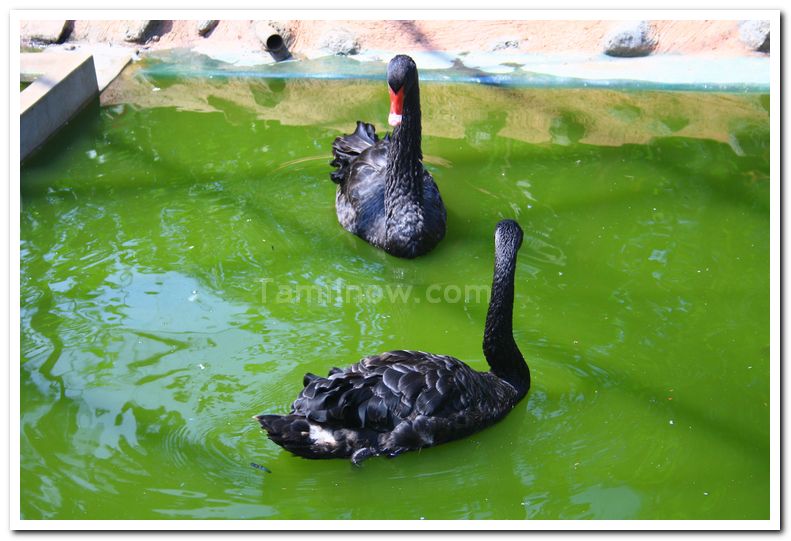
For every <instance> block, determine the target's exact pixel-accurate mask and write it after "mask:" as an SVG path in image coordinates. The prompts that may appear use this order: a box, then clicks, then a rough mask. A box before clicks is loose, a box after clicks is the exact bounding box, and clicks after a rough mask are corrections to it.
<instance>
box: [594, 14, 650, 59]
mask: <svg viewBox="0 0 791 541" xmlns="http://www.w3.org/2000/svg"><path fill="white" fill-rule="evenodd" d="M655 48H656V38H655V36H654V31H653V29H652V28H651V25H650V24H649V23H648V21H635V22H629V23H625V24H623V25H621V26H619V27H617V28H615V29H614V30H613V31H612V32H610V33H609V34H607V36H606V37H605V38H604V54H606V55H609V56H618V57H634V56H648V55H649V54H651V53H652V52H653V51H654V49H655Z"/></svg>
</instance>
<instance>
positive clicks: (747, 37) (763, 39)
mask: <svg viewBox="0 0 791 541" xmlns="http://www.w3.org/2000/svg"><path fill="white" fill-rule="evenodd" d="M739 37H740V38H741V40H742V43H744V44H745V45H747V46H748V47H749V48H750V49H751V50H753V51H759V52H762V53H768V52H769V21H741V22H740V23H739Z"/></svg>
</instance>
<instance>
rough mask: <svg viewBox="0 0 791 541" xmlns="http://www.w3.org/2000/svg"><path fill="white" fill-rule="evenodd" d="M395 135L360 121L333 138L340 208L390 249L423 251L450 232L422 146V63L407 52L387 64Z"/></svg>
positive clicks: (345, 220)
mask: <svg viewBox="0 0 791 541" xmlns="http://www.w3.org/2000/svg"><path fill="white" fill-rule="evenodd" d="M387 84H388V86H389V87H390V116H389V118H388V122H389V124H390V125H391V126H394V127H395V129H394V130H393V135H392V137H391V136H390V135H389V134H388V135H387V136H385V138H384V139H379V137H378V136H377V135H376V130H375V129H374V127H373V126H372V125H371V124H366V123H365V122H360V121H358V122H357V129H356V130H355V131H354V133H352V134H350V135H345V136H343V137H338V138H337V139H335V142H334V143H333V144H332V153H333V155H334V156H335V159H334V160H332V162H330V165H332V166H334V167H337V168H338V170H337V171H334V172H332V173H331V174H330V177H331V178H332V180H333V182H335V183H337V184H338V189H337V193H336V195H335V210H336V212H337V214H338V221H339V222H340V223H341V225H342V226H343V227H344V228H345V229H346V230H347V231H349V232H351V233H354V234H355V235H357V236H358V237H360V238H362V239H364V240H366V241H368V242H369V243H371V244H373V245H374V246H377V247H379V248H382V249H383V250H384V251H386V252H387V253H389V254H392V255H395V256H398V257H406V258H413V257H417V256H419V255H423V254H425V253H426V252H428V251H430V250H431V249H432V248H434V246H436V245H437V243H438V242H439V241H441V240H442V237H444V236H445V221H446V212H445V205H444V204H443V203H442V198H441V197H440V195H439V190H438V189H437V185H436V184H435V183H434V179H433V178H432V177H431V174H430V173H429V172H428V171H426V170H425V169H424V168H423V163H422V162H421V160H422V159H423V152H422V151H421V149H420V130H421V127H420V87H419V84H418V75H417V66H416V65H415V62H414V60H412V59H411V58H410V57H408V56H405V55H398V56H396V57H394V58H393V59H392V60H391V61H390V64H388V66H387Z"/></svg>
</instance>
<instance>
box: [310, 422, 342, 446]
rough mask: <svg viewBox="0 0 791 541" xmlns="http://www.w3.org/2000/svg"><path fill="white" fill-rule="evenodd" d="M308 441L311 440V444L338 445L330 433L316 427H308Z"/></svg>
mask: <svg viewBox="0 0 791 541" xmlns="http://www.w3.org/2000/svg"><path fill="white" fill-rule="evenodd" d="M310 439H312V440H313V443H321V444H329V445H338V440H336V439H335V436H333V435H332V432H330V431H329V430H325V429H323V428H321V427H320V426H316V425H310Z"/></svg>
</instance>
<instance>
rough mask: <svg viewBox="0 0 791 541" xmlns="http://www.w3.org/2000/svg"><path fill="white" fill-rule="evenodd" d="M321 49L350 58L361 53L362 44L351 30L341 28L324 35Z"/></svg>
mask: <svg viewBox="0 0 791 541" xmlns="http://www.w3.org/2000/svg"><path fill="white" fill-rule="evenodd" d="M320 47H321V48H322V49H327V50H328V51H330V52H331V53H332V54H335V55H341V56H348V55H350V54H357V53H358V52H359V51H360V42H359V41H358V40H357V36H355V35H354V34H352V33H351V32H350V31H349V30H346V29H343V28H339V29H337V30H332V31H330V32H327V33H326V34H324V36H322V38H321V40H320Z"/></svg>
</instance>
